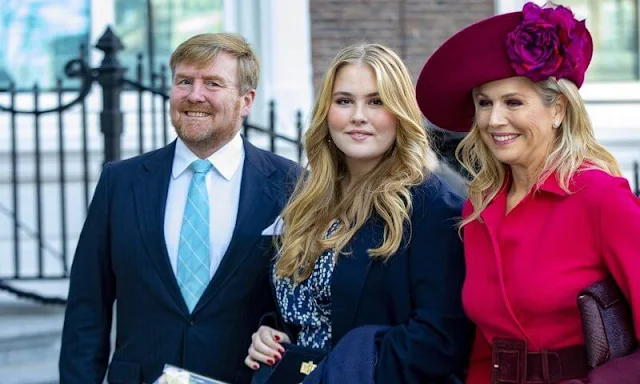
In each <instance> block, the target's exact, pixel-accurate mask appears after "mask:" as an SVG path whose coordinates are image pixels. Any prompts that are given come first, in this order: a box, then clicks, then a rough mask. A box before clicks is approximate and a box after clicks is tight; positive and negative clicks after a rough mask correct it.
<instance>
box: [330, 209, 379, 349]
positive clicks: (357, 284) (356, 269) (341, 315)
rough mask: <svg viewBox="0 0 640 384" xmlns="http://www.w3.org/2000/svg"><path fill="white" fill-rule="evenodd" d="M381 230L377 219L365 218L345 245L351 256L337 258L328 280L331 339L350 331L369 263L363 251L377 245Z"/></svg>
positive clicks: (369, 258)
mask: <svg viewBox="0 0 640 384" xmlns="http://www.w3.org/2000/svg"><path fill="white" fill-rule="evenodd" d="M383 228H384V227H383V225H382V224H381V223H380V222H379V220H377V219H375V218H372V219H369V220H368V221H367V222H366V223H365V225H364V226H363V227H362V228H360V230H359V231H358V232H357V233H356V235H355V236H354V238H353V239H352V240H351V242H350V243H349V248H348V249H346V251H347V252H349V251H351V254H348V255H341V256H340V257H339V258H338V262H337V264H336V266H335V268H334V270H333V274H332V277H331V314H332V328H333V329H332V339H333V340H339V339H341V338H342V336H344V335H345V334H346V333H347V331H348V330H350V329H351V328H353V324H354V321H355V318H356V314H357V310H358V306H359V304H360V296H361V295H362V289H363V288H364V283H365V281H366V279H367V275H368V273H369V270H370V269H371V264H372V259H371V257H369V254H368V252H367V250H368V249H370V248H375V247H377V246H378V245H379V244H380V242H381V241H382V238H383ZM332 343H333V342H332ZM333 345H334V346H335V344H333Z"/></svg>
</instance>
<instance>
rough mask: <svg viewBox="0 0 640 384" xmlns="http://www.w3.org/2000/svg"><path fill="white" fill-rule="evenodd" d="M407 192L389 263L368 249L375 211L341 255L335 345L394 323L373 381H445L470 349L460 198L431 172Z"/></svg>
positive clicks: (375, 233)
mask: <svg viewBox="0 0 640 384" xmlns="http://www.w3.org/2000/svg"><path fill="white" fill-rule="evenodd" d="M412 199H413V211H412V213H411V226H410V228H411V232H409V231H408V230H407V231H405V233H406V236H405V240H404V244H403V245H402V246H401V248H400V249H399V250H398V252H397V253H396V254H395V255H393V257H391V258H390V259H389V260H388V261H387V262H386V263H383V262H381V261H376V260H373V259H372V258H370V257H369V256H368V254H367V250H368V249H372V248H376V247H378V246H379V245H380V244H381V242H382V239H383V230H384V222H383V221H382V220H381V219H380V218H379V217H376V216H374V217H372V218H371V219H369V220H368V222H367V223H365V225H364V226H363V227H362V228H361V229H360V230H359V231H358V232H357V233H356V235H355V236H354V238H353V239H352V240H351V242H350V243H349V245H348V247H347V249H346V250H347V251H351V252H352V254H351V255H347V256H341V257H340V258H339V259H338V262H337V264H336V266H335V268H334V271H333V275H332V280H331V300H332V305H331V306H332V312H331V319H332V340H331V341H332V343H331V344H332V348H333V347H335V346H336V344H338V343H339V342H340V340H341V338H342V337H343V336H344V335H345V334H347V333H348V332H349V331H350V330H352V329H354V328H357V327H360V326H364V325H388V326H391V328H390V329H389V330H388V331H387V332H385V333H384V335H383V336H382V337H380V339H379V341H378V360H377V364H376V368H375V377H376V382H378V383H433V382H450V381H451V380H452V375H458V376H462V374H463V371H464V368H465V366H466V363H467V360H468V356H469V352H470V349H471V343H472V335H473V332H472V329H473V328H472V326H471V323H470V322H469V321H468V319H467V318H466V316H465V314H464V311H463V308H462V300H461V292H462V284H463V281H464V276H465V268H464V257H463V250H462V242H461V239H460V237H459V236H458V231H457V223H458V220H459V219H460V217H461V211H462V204H463V199H462V198H461V197H460V196H459V195H457V194H456V193H455V192H454V191H453V190H452V189H451V187H450V186H449V185H448V184H446V183H445V182H444V181H442V179H440V177H439V176H437V175H435V174H432V175H430V176H429V177H428V179H427V180H426V181H424V182H423V183H422V184H420V185H418V186H416V187H414V188H413V189H412ZM406 228H407V229H408V228H409V226H406ZM272 288H273V287H272ZM278 323H279V324H282V316H281V315H278ZM284 328H286V329H287V330H289V331H290V332H289V333H296V332H297V330H293V329H292V327H291V326H290V325H289V326H285V327H284ZM290 336H295V335H290Z"/></svg>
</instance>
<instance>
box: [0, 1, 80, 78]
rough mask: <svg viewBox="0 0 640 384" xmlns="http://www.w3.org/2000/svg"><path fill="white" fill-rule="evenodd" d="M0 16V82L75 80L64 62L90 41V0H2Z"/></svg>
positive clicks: (77, 54)
mask: <svg viewBox="0 0 640 384" xmlns="http://www.w3.org/2000/svg"><path fill="white" fill-rule="evenodd" d="M0 18H1V19H0V86H2V87H5V86H7V85H8V83H9V82H10V81H13V82H15V84H16V86H17V87H19V88H25V87H32V86H33V84H34V83H35V82H38V84H39V85H40V86H41V87H43V88H50V87H53V86H55V84H56V77H57V76H60V77H61V78H62V80H63V81H64V83H63V84H64V85H65V86H69V85H71V84H74V85H77V84H78V83H77V80H70V79H67V78H66V77H65V76H64V66H65V64H66V63H67V61H69V60H71V59H74V58H77V57H78V56H79V53H80V51H79V47H80V44H85V45H88V43H89V25H90V16H89V0H2V1H0Z"/></svg>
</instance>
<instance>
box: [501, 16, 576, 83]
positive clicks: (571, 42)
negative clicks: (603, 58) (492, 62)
mask: <svg viewBox="0 0 640 384" xmlns="http://www.w3.org/2000/svg"><path fill="white" fill-rule="evenodd" d="M522 15H523V19H522V22H521V23H520V25H519V26H518V27H517V28H516V29H515V30H513V31H512V32H511V33H509V34H508V35H507V41H506V43H507V54H508V56H509V59H511V66H512V67H513V69H514V70H515V71H516V73H517V74H518V75H520V76H526V77H528V78H529V79H530V80H531V81H534V82H538V81H542V80H546V79H547V78H549V77H551V76H555V78H556V79H561V78H563V77H566V76H567V75H569V74H570V73H571V72H572V71H573V70H574V69H575V68H576V67H578V66H579V65H580V64H581V63H582V61H583V60H584V57H583V47H584V44H585V42H586V41H587V39H588V36H587V29H586V26H585V24H584V21H577V20H576V19H575V18H574V16H573V13H572V12H571V11H570V10H569V9H567V8H565V7H562V6H557V7H555V8H541V7H539V6H538V5H536V4H534V3H527V4H526V5H525V6H524V8H523V9H522Z"/></svg>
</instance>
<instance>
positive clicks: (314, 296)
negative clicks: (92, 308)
mask: <svg viewBox="0 0 640 384" xmlns="http://www.w3.org/2000/svg"><path fill="white" fill-rule="evenodd" d="M339 225H340V222H339V221H338V220H335V221H334V222H333V223H332V224H331V227H329V229H328V230H327V233H326V235H325V238H327V237H329V236H331V235H332V234H333V232H335V231H336V229H337V228H338V226H339ZM334 256H335V253H334V251H333V249H330V250H327V251H325V252H324V253H323V254H322V255H321V256H320V257H319V258H318V260H317V261H316V265H315V266H314V268H313V272H312V273H311V276H309V278H308V279H306V280H305V281H303V282H301V283H299V284H298V285H294V284H293V280H292V279H290V278H280V277H276V275H275V266H274V268H273V270H272V273H273V281H274V286H275V291H276V299H277V302H278V307H279V309H280V313H281V314H282V317H283V319H284V321H286V322H287V323H289V324H293V325H296V326H298V327H300V333H299V334H298V341H297V344H298V345H300V346H303V347H310V348H318V349H323V350H326V351H328V350H329V349H331V274H332V273H333V267H334Z"/></svg>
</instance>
